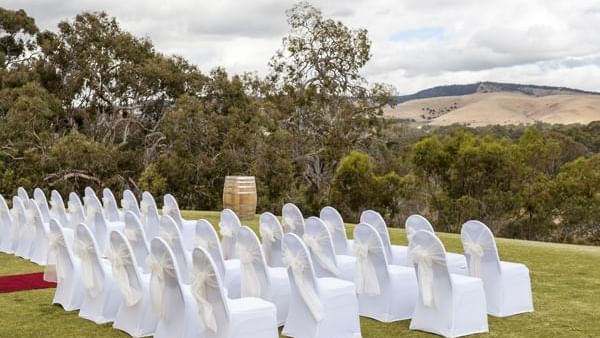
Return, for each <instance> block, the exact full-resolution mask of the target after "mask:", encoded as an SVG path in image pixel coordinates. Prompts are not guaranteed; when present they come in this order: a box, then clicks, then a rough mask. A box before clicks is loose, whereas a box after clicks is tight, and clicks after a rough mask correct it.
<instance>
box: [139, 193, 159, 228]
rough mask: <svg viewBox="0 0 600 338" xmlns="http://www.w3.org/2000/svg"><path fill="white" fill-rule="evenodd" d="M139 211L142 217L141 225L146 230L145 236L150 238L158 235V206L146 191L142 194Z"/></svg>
mask: <svg viewBox="0 0 600 338" xmlns="http://www.w3.org/2000/svg"><path fill="white" fill-rule="evenodd" d="M140 213H141V214H142V217H141V218H140V221H142V225H143V226H144V230H145V231H146V238H147V239H148V240H152V238H154V237H157V236H158V225H159V223H160V216H159V215H158V207H157V206H156V201H154V197H152V194H150V193H149V192H147V191H144V193H143V194H142V201H141V202H140Z"/></svg>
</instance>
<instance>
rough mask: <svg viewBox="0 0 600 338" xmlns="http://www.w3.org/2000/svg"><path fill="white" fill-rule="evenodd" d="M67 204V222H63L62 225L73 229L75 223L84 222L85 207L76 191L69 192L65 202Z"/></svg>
mask: <svg viewBox="0 0 600 338" xmlns="http://www.w3.org/2000/svg"><path fill="white" fill-rule="evenodd" d="M67 205H68V208H69V213H68V217H69V223H68V224H63V226H65V227H69V228H71V229H75V227H76V226H77V224H79V223H85V207H84V205H83V203H82V202H81V199H80V198H79V195H77V193H75V192H70V193H69V201H68V202H67Z"/></svg>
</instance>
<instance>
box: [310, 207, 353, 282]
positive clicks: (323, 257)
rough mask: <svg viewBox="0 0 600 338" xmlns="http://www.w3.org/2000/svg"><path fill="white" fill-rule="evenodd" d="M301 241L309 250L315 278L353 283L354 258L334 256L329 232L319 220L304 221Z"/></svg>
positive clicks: (313, 218)
mask: <svg viewBox="0 0 600 338" xmlns="http://www.w3.org/2000/svg"><path fill="white" fill-rule="evenodd" d="M302 240H303V241H304V244H306V247H308V249H309V252H310V254H311V258H312V261H313V264H314V267H315V273H316V275H317V277H337V278H341V279H344V280H347V281H350V282H353V281H354V269H355V268H356V258H355V257H353V256H349V255H336V254H335V250H334V249H333V241H332V240H331V235H330V233H329V230H328V229H327V226H326V225H325V223H324V222H323V221H322V220H321V219H320V218H317V217H314V216H313V217H309V218H308V219H307V220H306V223H305V225H304V236H302Z"/></svg>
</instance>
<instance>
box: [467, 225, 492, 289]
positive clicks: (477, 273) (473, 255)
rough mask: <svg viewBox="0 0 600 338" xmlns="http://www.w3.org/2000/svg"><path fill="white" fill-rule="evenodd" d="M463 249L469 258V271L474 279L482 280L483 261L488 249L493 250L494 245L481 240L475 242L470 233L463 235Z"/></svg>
mask: <svg viewBox="0 0 600 338" xmlns="http://www.w3.org/2000/svg"><path fill="white" fill-rule="evenodd" d="M463 247H464V249H465V253H466V254H467V255H468V256H469V270H470V275H471V276H472V277H477V278H481V259H482V258H483V255H484V254H485V251H486V249H489V248H492V247H493V244H492V243H488V242H487V241H482V240H480V239H477V240H473V239H472V238H471V237H470V236H469V234H468V233H464V234H463Z"/></svg>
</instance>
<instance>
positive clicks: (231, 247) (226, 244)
mask: <svg viewBox="0 0 600 338" xmlns="http://www.w3.org/2000/svg"><path fill="white" fill-rule="evenodd" d="M241 226H242V223H241V222H240V219H239V218H238V216H237V215H236V214H235V212H233V210H230V209H223V210H222V211H221V215H220V221H219V233H220V234H221V248H223V258H225V259H233V258H237V253H236V250H235V242H236V236H237V232H238V230H239V229H240V227H241Z"/></svg>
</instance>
